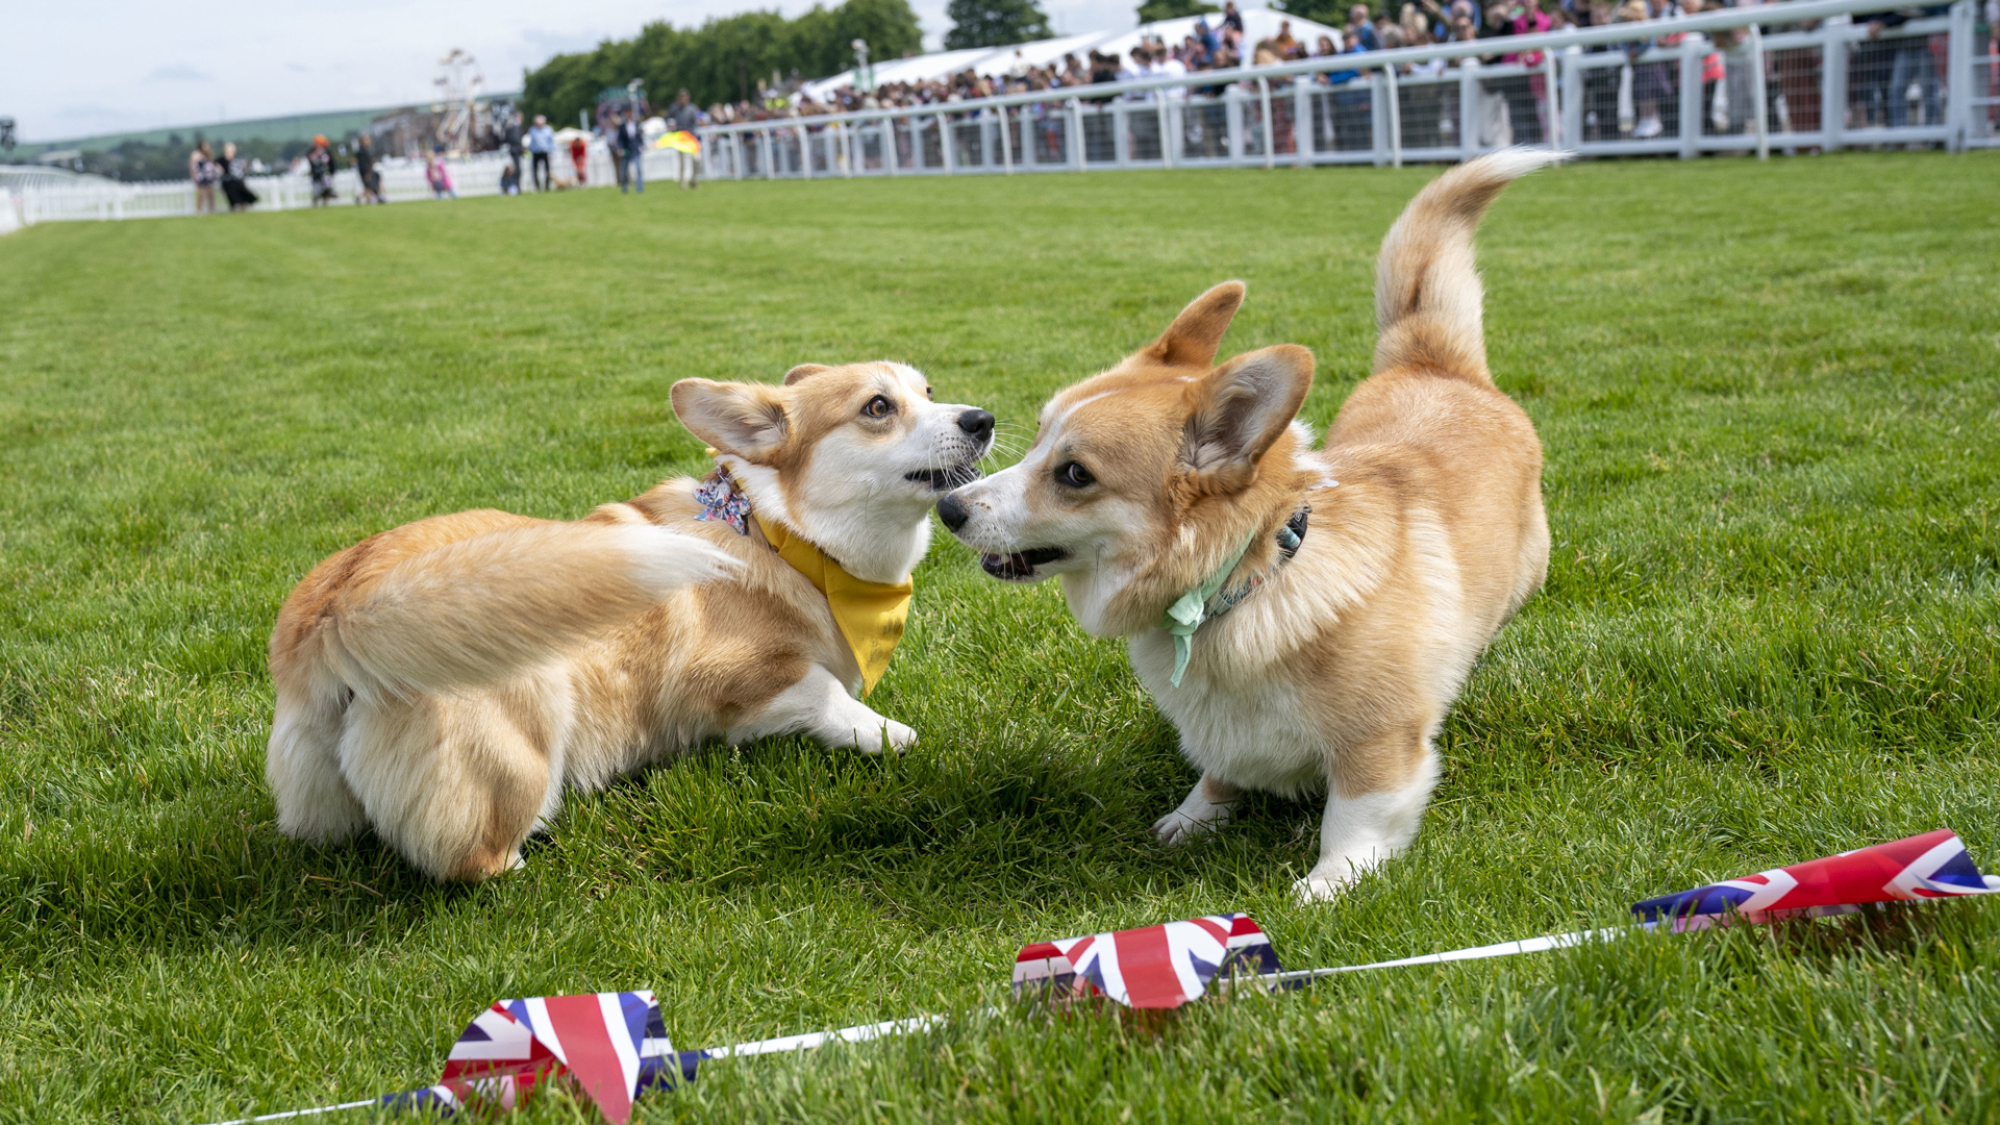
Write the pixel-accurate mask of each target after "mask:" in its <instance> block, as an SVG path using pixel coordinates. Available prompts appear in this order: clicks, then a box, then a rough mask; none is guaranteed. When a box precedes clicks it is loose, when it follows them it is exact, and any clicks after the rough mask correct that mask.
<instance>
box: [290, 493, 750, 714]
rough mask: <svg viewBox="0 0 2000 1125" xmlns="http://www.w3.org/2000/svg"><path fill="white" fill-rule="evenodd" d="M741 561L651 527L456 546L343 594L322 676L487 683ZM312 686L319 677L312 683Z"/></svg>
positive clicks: (329, 630) (369, 684)
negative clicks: (326, 674) (324, 673)
mask: <svg viewBox="0 0 2000 1125" xmlns="http://www.w3.org/2000/svg"><path fill="white" fill-rule="evenodd" d="M741 568H742V563H741V562H739V561H738V560H736V559H735V558H732V557H731V556H730V555H728V554H727V553H726V552H723V551H721V550H718V549H717V548H715V547H712V546H710V545H709V544H707V543H704V542H702V541H701V540H699V539H696V538H693V537H691V536H687V535H681V534H677V533H675V532H672V531H669V530H667V529H665V528H662V527H657V526H655V525H652V524H596V523H547V524H536V525H530V526H525V527H512V528H506V529H504V530H499V531H492V532H488V533H486V534H484V535H475V536H472V537H470V538H466V539H460V540H458V541H456V542H452V543H447V544H444V545H442V546H439V547H436V548H433V549H431V550H428V551H424V552H422V553H421V554H417V555H414V556H411V557H409V558H406V559H403V560H402V561H400V562H398V563H397V564H396V565H395V566H393V567H391V568H390V569H389V570H388V571H387V572H385V573H383V574H382V575H381V576H380V577H379V578H377V579H375V580H374V581H371V582H366V583H363V584H360V585H358V586H357V587H356V588H353V589H350V590H346V591H342V593H341V595H340V596H338V597H336V598H335V599H334V601H333V604H331V605H329V606H327V607H326V608H327V610H328V612H326V613H325V614H324V615H323V616H322V617H321V620H320V621H319V622H318V623H317V624H318V627H319V628H320V629H321V630H324V633H323V635H322V637H321V638H320V640H321V642H322V643H321V646H320V647H319V654H320V656H321V658H322V661H321V662H322V664H323V667H322V669H320V670H321V671H324V672H328V673H331V677H332V678H335V679H338V680H341V681H343V682H345V683H347V684H348V685H349V686H350V687H352V688H354V689H355V690H356V691H361V692H367V691H368V689H370V688H374V687H380V688H383V689H387V690H388V691H391V692H395V693H397V694H402V693H404V692H406V691H408V690H410V689H415V690H418V691H449V690H451V689H454V688H466V687H478V686H483V685H491V684H495V683H499V682H501V681H504V680H506V679H507V678H509V677H510V676H512V675H514V674H516V673H518V672H520V671H522V670H523V669H526V668H529V667H532V666H533V665H535V664H537V663H539V662H541V661H544V660H547V659H548V658H550V657H552V656H554V655H555V654H557V653H558V652H560V651H562V650H563V649H565V648H567V647H569V646H571V645H574V644H576V643H577V642H579V641H583V640H585V639H587V638H589V637H591V636H594V635H597V634H599V633H601V632H602V631H603V630H605V629H607V628H610V627H612V626H614V625H616V624H618V623H619V622H620V621H623V620H625V619H627V618H629V617H632V616H635V615H637V614H639V613H642V612H644V611H645V610H646V609H648V608H649V607H651V606H652V605H654V604H656V603H657V602H658V601H659V600H660V599H661V598H662V597H664V596H665V595H667V594H668V593H670V592H671V591H674V590H677V589H681V588H683V587H687V586H693V585H697V584H699V583H702V582H707V581H710V580H712V579H715V578H721V577H724V576H726V575H728V574H732V573H734V572H736V571H738V570H740V569H741ZM315 678H317V677H315Z"/></svg>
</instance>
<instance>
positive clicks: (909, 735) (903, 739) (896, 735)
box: [859, 719, 917, 754]
mask: <svg viewBox="0 0 2000 1125" xmlns="http://www.w3.org/2000/svg"><path fill="white" fill-rule="evenodd" d="M916 744H917V732H916V731H913V730H911V729H910V728H909V727H906V726H904V725H903V724H901V723H899V722H897V721H896V720H894V719H883V720H882V725H881V726H879V727H877V728H875V732H874V737H873V738H862V739H861V740H860V742H859V745H860V747H861V751H862V753H864V754H880V753H881V752H882V748H883V747H885V746H886V747H888V748H889V749H890V750H893V751H895V752H896V753H898V754H901V753H902V752H904V751H905V750H908V749H909V748H910V747H912V746H915V745H916Z"/></svg>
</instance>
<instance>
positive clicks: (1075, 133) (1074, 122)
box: [1069, 94, 1090, 172]
mask: <svg viewBox="0 0 2000 1125" xmlns="http://www.w3.org/2000/svg"><path fill="white" fill-rule="evenodd" d="M1069 152H1070V157H1071V159H1072V160H1074V161H1075V162H1076V170H1077V171H1079V172H1088V171H1089V170H1090V153H1089V152H1088V151H1087V150H1086V149H1085V147H1084V143H1083V99H1082V98H1079V97H1077V96H1075V95H1073V94H1072V95H1071V96H1070V99H1069Z"/></svg>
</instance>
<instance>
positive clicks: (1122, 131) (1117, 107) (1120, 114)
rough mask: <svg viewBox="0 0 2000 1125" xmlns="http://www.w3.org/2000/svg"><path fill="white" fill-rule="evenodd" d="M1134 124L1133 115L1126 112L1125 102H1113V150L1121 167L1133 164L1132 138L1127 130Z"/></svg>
mask: <svg viewBox="0 0 2000 1125" xmlns="http://www.w3.org/2000/svg"><path fill="white" fill-rule="evenodd" d="M1131 126H1132V115H1131V114H1130V113H1128V112H1126V109H1125V103H1124V102H1112V103H1111V152H1112V154H1113V155H1114V156H1115V157H1116V158H1117V162H1118V166H1119V167H1120V168H1129V167H1131V165H1132V138H1131V136H1130V135H1129V133H1128V132H1127V130H1129V129H1130V128H1131Z"/></svg>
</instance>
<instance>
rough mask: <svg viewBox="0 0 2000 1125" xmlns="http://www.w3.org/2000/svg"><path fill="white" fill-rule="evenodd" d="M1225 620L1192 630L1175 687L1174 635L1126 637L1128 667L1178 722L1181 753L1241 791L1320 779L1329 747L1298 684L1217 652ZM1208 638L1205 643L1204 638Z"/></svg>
mask: <svg viewBox="0 0 2000 1125" xmlns="http://www.w3.org/2000/svg"><path fill="white" fill-rule="evenodd" d="M1226 625H1227V622H1226V620H1224V621H1216V622H1213V623H1211V624H1210V625H1208V626H1207V627H1205V628H1203V629H1202V630H1201V631H1200V632H1198V633H1196V634H1195V639H1194V646H1195V648H1194V656H1193V659H1192V660H1190V661H1189V663H1188V669H1187V674H1186V675H1185V676H1183V677H1182V678H1181V685H1180V686H1179V687H1175V686H1174V685H1173V682H1172V675H1173V670H1174V642H1173V638H1172V637H1171V636H1169V635H1167V633H1165V632H1164V631H1162V630H1159V629H1148V630H1147V631H1145V632H1143V633H1140V634H1138V635H1136V636H1134V637H1131V638H1130V639H1129V640H1128V641H1127V643H1126V647H1127V651H1128V653H1129V654H1130V656H1131V659H1132V669H1133V671H1135V672H1137V673H1138V675H1139V682H1140V683H1142V684H1144V685H1145V686H1146V690H1147V691H1148V692H1151V693H1152V696H1153V699H1154V700H1155V701H1156V702H1157V703H1158V704H1159V706H1160V710H1161V711H1164V712H1165V713H1166V715H1167V717H1168V718H1169V719H1172V720H1173V722H1174V726H1175V727H1177V728H1179V730H1180V736H1181V753H1182V755H1183V756H1185V757H1186V758H1187V760H1188V762H1189V764H1191V765H1193V766H1194V767H1195V768H1196V769H1199V770H1201V771H1202V772H1203V773H1208V774H1214V775H1215V776H1217V777H1218V778H1220V779H1221V780H1224V781H1227V782H1230V783H1231V784H1234V785H1238V786H1242V787H1244V788H1246V789H1260V790H1264V791H1266V792H1274V793H1283V794H1297V793H1301V792H1304V791H1307V790H1312V789H1317V788H1319V787H1320V786H1322V785H1323V784H1324V783H1325V781H1326V769H1327V756H1326V755H1327V748H1326V745H1325V742H1324V738H1323V736H1322V735H1321V734H1320V733H1319V732H1318V731H1316V730H1315V729H1314V724H1313V722H1312V721H1311V718H1310V716H1308V715H1307V714H1306V712H1305V709H1304V707H1303V706H1301V704H1300V701H1299V698H1298V688H1297V685H1295V684H1290V683H1287V682H1286V678H1285V677H1282V676H1271V675H1266V674H1263V673H1264V672H1265V671H1266V669H1265V668H1263V667H1262V665H1261V662H1253V661H1243V660H1230V659H1228V657H1232V656H1237V655H1239V654H1237V653H1235V652H1233V651H1217V650H1218V649H1220V648H1223V647H1224V646H1223V645H1221V644H1219V643H1218V642H1221V641H1223V640H1224V638H1223V637H1222V636H1220V635H1218V634H1223V633H1225V631H1226ZM1204 642H1207V644H1208V646H1209V647H1208V648H1206V649H1205V648H1204V647H1203V644H1204Z"/></svg>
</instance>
